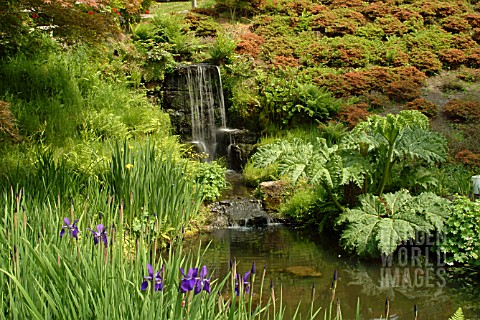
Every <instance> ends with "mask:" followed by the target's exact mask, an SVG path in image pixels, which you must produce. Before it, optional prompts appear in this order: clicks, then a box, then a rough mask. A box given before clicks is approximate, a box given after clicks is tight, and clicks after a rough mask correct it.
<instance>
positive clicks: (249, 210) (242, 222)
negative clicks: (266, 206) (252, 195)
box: [209, 199, 272, 228]
mask: <svg viewBox="0 0 480 320" xmlns="http://www.w3.org/2000/svg"><path fill="white" fill-rule="evenodd" d="M210 211H211V213H212V219H211V222H210V223H209V225H210V227H212V228H225V227H251V226H261V225H267V224H268V223H270V222H272V218H271V217H270V216H269V215H268V214H267V213H266V212H265V211H264V210H263V209H262V203H261V201H260V200H256V199H238V200H223V201H220V202H215V203H212V204H211V205H210Z"/></svg>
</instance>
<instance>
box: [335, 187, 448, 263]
mask: <svg viewBox="0 0 480 320" xmlns="http://www.w3.org/2000/svg"><path fill="white" fill-rule="evenodd" d="M360 203H361V205H360V207H359V208H355V209H346V211H345V212H344V213H343V214H341V216H340V217H339V218H338V220H337V222H336V223H337V224H338V225H343V224H344V225H345V228H344V230H343V232H342V236H341V239H342V242H343V245H344V247H345V248H347V249H350V250H354V251H355V252H356V253H357V254H358V255H364V256H375V255H379V254H385V255H390V254H392V253H393V252H395V250H396V249H397V247H398V245H400V244H401V243H402V242H404V241H407V240H410V239H415V236H416V233H417V232H420V231H421V232H425V233H430V232H433V231H437V232H442V231H443V230H444V225H445V222H446V220H447V219H448V216H449V210H448V203H449V201H448V200H446V199H443V198H440V197H438V196H437V195H435V194H433V193H422V194H420V195H418V196H412V195H410V193H409V192H408V191H406V190H401V191H398V192H396V193H387V194H384V195H383V197H377V196H374V195H372V194H365V195H363V196H361V197H360Z"/></svg>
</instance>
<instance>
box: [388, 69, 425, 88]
mask: <svg viewBox="0 0 480 320" xmlns="http://www.w3.org/2000/svg"><path fill="white" fill-rule="evenodd" d="M391 72H392V74H393V75H394V79H397V80H409V81H412V82H413V83H415V84H418V85H422V84H423V81H424V80H425V79H426V78H427V76H426V75H425V72H422V71H420V70H419V69H417V68H416V67H414V66H405V67H398V68H393V69H392V70H391Z"/></svg>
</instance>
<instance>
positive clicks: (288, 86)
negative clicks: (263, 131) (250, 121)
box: [257, 70, 341, 126]
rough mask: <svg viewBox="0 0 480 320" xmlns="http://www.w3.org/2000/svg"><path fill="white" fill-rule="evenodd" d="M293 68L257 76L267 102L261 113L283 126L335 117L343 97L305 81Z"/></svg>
mask: <svg viewBox="0 0 480 320" xmlns="http://www.w3.org/2000/svg"><path fill="white" fill-rule="evenodd" d="M298 76H299V75H296V74H295V72H294V71H293V70H291V72H289V71H288V70H285V71H281V72H279V74H278V75H277V76H275V77H264V76H263V75H262V74H260V75H259V76H258V77H257V81H258V82H259V87H260V88H261V91H262V92H261V96H262V97H263V99H262V101H261V105H262V106H263V109H262V115H261V117H262V118H264V119H265V120H266V121H268V122H278V123H281V124H282V125H283V126H288V125H292V124H299V123H303V124H309V123H314V122H315V120H325V119H329V118H330V117H332V116H333V115H334V114H335V113H336V112H337V111H338V109H339V108H340V105H341V101H340V100H338V99H336V98H335V97H334V96H333V94H332V93H331V92H329V91H328V90H326V89H324V88H321V87H318V86H316V85H314V84H311V83H302V80H301V79H299V78H298Z"/></svg>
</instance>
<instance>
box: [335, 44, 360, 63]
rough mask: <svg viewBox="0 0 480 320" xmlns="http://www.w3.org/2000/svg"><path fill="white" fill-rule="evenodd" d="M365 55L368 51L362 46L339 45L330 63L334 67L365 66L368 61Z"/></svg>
mask: <svg viewBox="0 0 480 320" xmlns="http://www.w3.org/2000/svg"><path fill="white" fill-rule="evenodd" d="M365 56H366V52H365V50H364V48H362V47H361V46H353V45H352V46H348V47H346V46H344V45H339V46H338V47H337V48H335V51H334V52H333V54H332V61H331V63H330V65H331V66H332V67H350V68H358V67H363V66H364V65H365V64H366V63H367V60H366V59H365Z"/></svg>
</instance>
